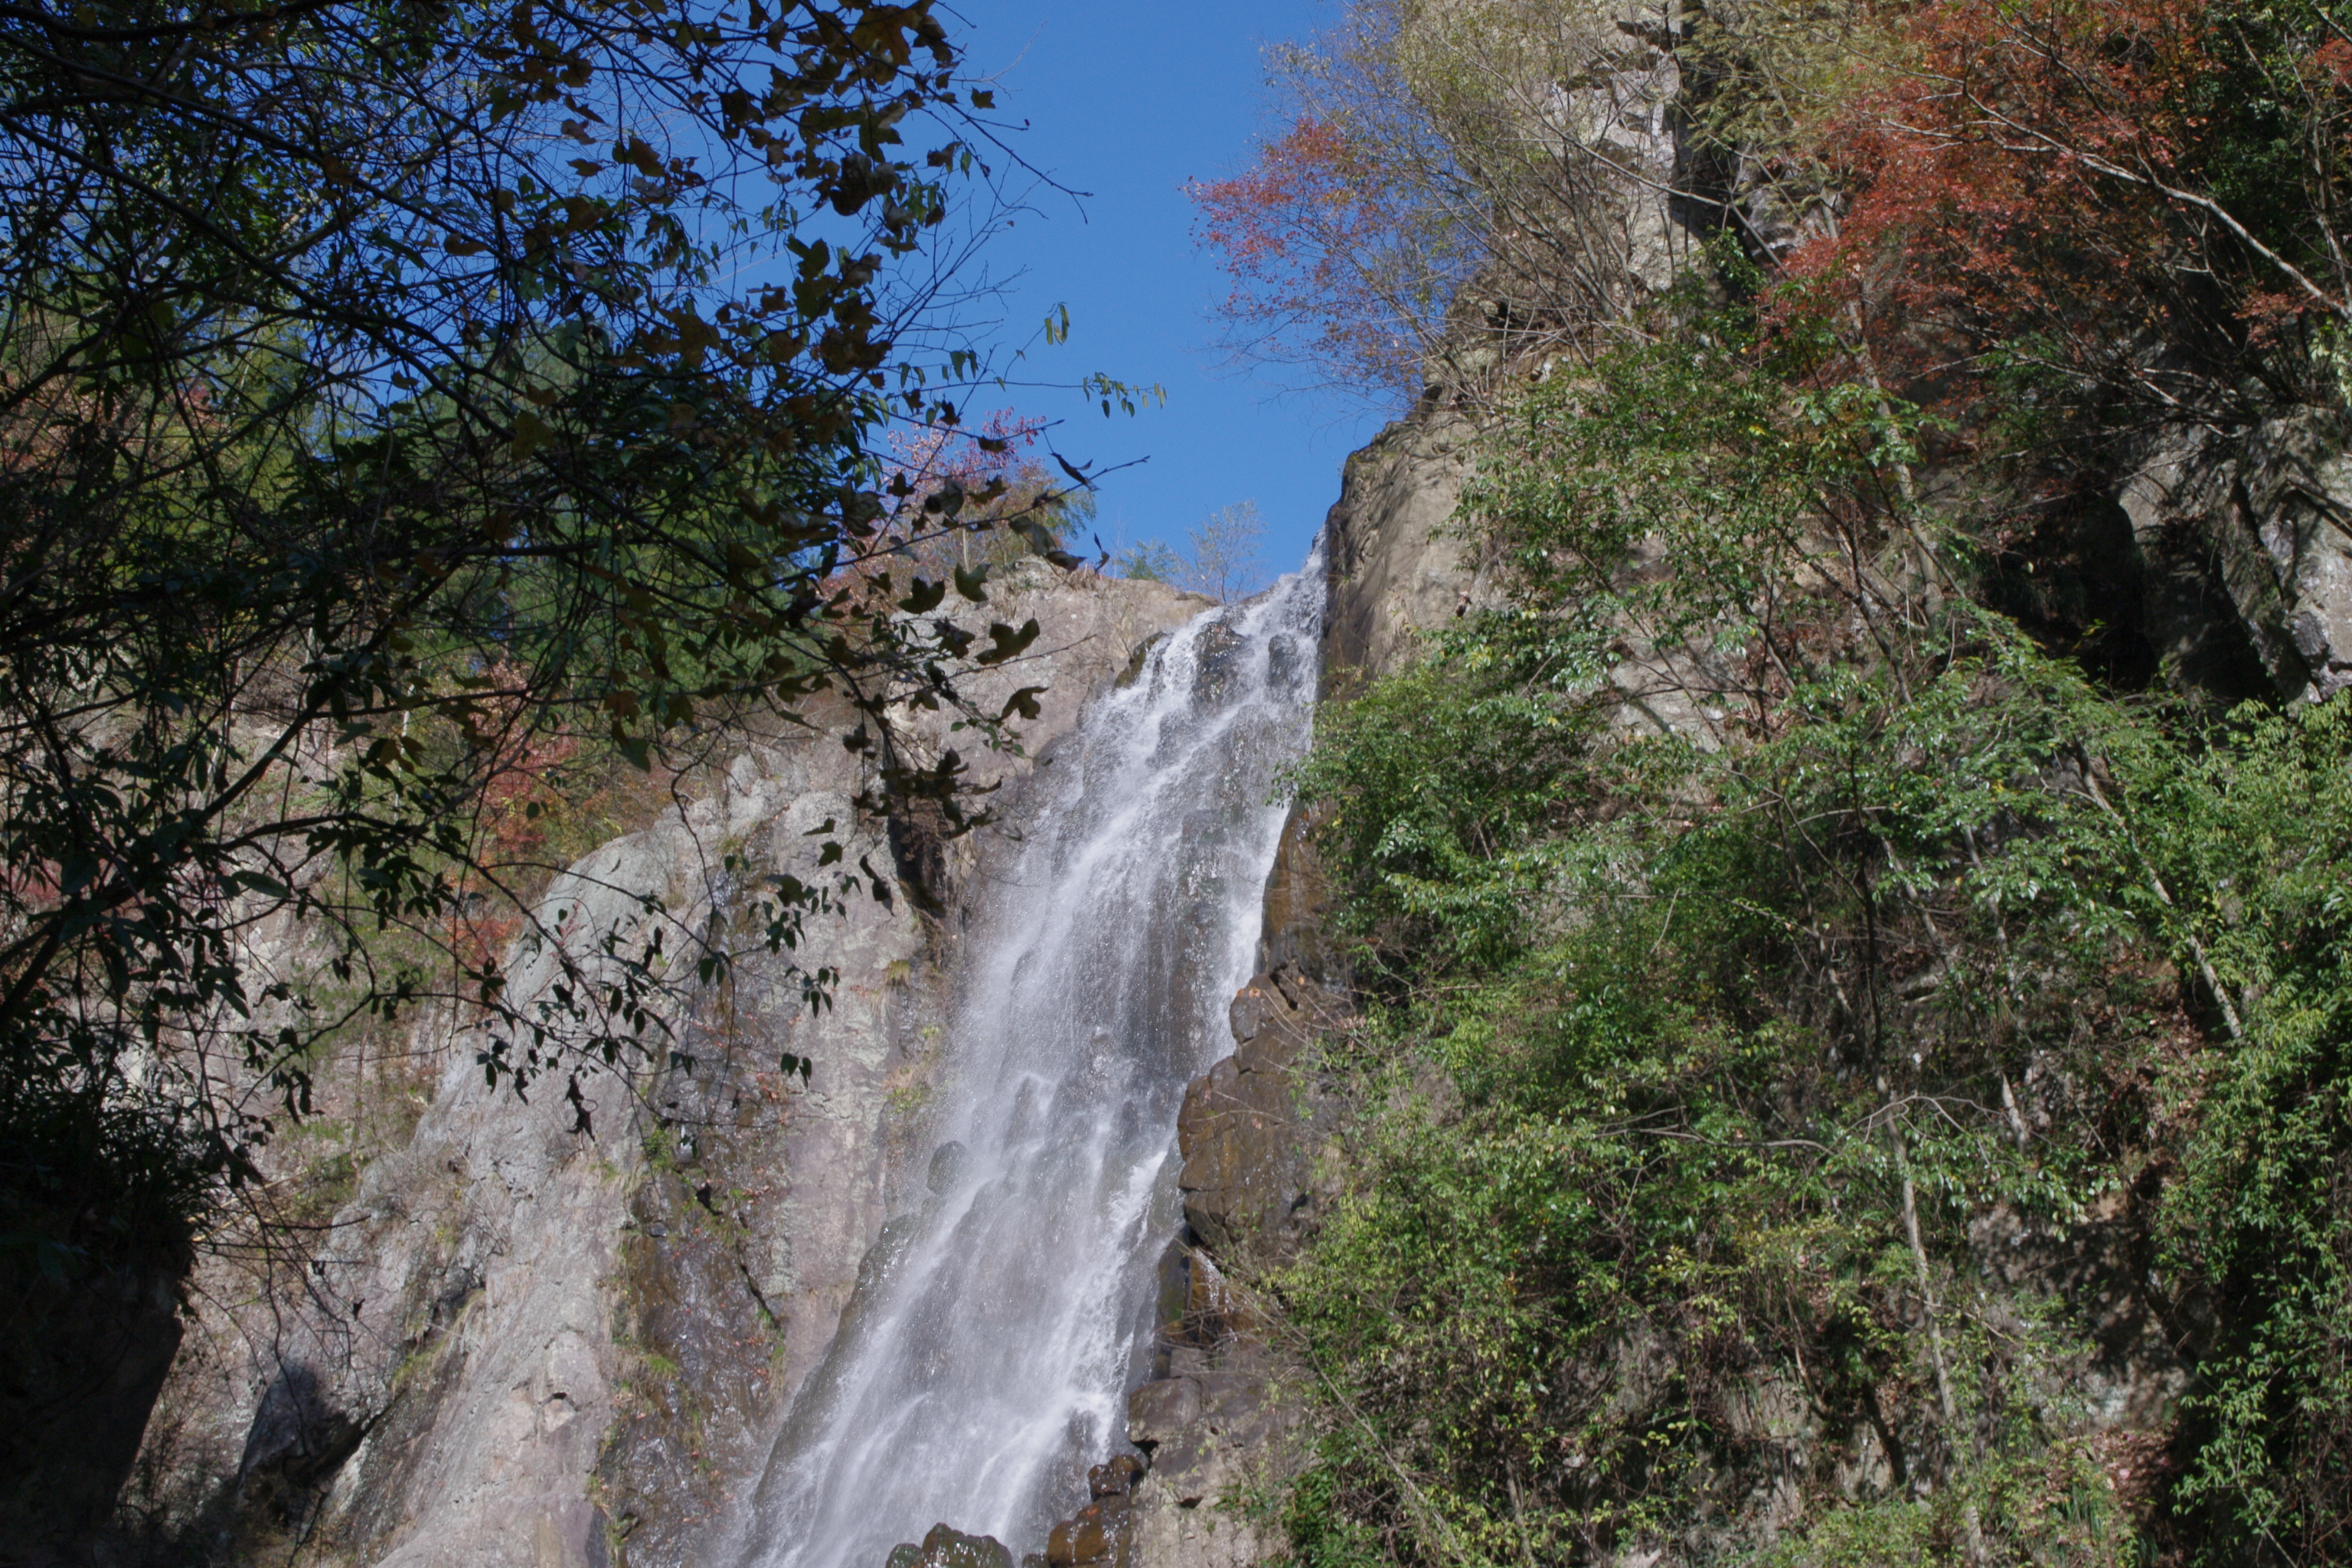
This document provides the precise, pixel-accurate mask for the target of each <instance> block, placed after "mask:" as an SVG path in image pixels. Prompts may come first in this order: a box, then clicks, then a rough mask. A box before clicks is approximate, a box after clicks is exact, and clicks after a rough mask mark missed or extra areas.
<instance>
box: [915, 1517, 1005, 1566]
mask: <svg viewBox="0 0 2352 1568" xmlns="http://www.w3.org/2000/svg"><path fill="white" fill-rule="evenodd" d="M886 1568H1013V1552H1012V1549H1011V1548H1010V1547H1008V1546H1006V1545H1005V1544H1004V1542H1002V1541H999V1540H997V1539H996V1537H994V1536H992V1535H966V1534H965V1533H964V1532H963V1531H961V1530H956V1529H954V1528H952V1527H950V1526H949V1525H944V1524H935V1525H933V1526H931V1531H930V1533H929V1534H928V1535H926V1536H924V1537H923V1542H922V1544H921V1545H919V1546H917V1545H914V1544H911V1543H909V1544H907V1545H903V1546H898V1547H894V1548H892V1549H891V1552H890V1557H889V1561H888V1563H887V1565H886Z"/></svg>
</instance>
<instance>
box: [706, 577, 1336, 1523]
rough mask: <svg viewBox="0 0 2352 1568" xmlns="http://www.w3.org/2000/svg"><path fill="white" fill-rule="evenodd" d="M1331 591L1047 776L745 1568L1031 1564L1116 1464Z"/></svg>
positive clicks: (1158, 664) (1064, 754)
mask: <svg viewBox="0 0 2352 1568" xmlns="http://www.w3.org/2000/svg"><path fill="white" fill-rule="evenodd" d="M1322 579H1323V571H1322V558H1321V552H1320V551H1319V550H1318V552H1317V553H1316V555H1315V556H1314V557H1313V558H1312V559H1310V560H1309V562H1308V563H1307V567H1306V569H1305V570H1303V571H1302V572H1300V573H1298V574H1296V575H1294V576H1289V577H1286V578H1284V579H1282V581H1280V582H1279V583H1277V584H1276V585H1275V586H1274V587H1272V588H1270V589H1268V590H1267V591H1266V592H1265V594H1263V595H1259V596H1258V597H1257V598H1256V599H1254V600H1251V601H1249V602H1248V603H1246V604H1244V605H1231V606H1227V607H1225V608H1223V609H1221V610H1217V611H1213V612H1211V613H1209V614H1206V615H1203V616H1201V617H1200V618H1198V619H1196V620H1194V621H1193V622H1192V624H1190V625H1189V626H1185V627H1183V628H1182V629H1181V630H1179V631H1177V632H1176V633H1174V634H1173V635H1171V637H1166V638H1164V639H1162V640H1161V641H1160V644H1159V645H1158V646H1157V647H1154V648H1153V649H1152V651H1151V652H1150V656H1149V657H1148V658H1147V659H1146V661H1145V663H1144V665H1143V668H1141V670H1140V671H1139V674H1138V676H1137V678H1136V679H1134V680H1133V681H1132V682H1131V683H1130V684H1129V685H1128V686H1126V687H1124V688H1122V689H1115V690H1113V691H1110V692H1108V693H1106V694H1105V695H1104V696H1103V697H1102V698H1100V699H1099V700H1097V702H1096V703H1095V704H1094V706H1093V707H1092V708H1091V709H1089V710H1088V711H1087V715H1086V717H1085V719H1084V720H1083V721H1081V723H1080V725H1079V727H1078V729H1077V730H1076V731H1075V732H1074V733H1073V735H1072V736H1071V737H1070V739H1069V740H1068V741H1066V742H1064V744H1063V746H1062V748H1061V749H1060V750H1059V751H1058V752H1057V753H1056V754H1055V757H1054V759H1053V762H1052V765H1051V768H1050V769H1049V770H1048V772H1047V774H1046V779H1041V780H1040V781H1039V783H1040V785H1041V786H1043V788H1045V790H1048V791H1050V792H1051V798H1050V800H1049V801H1048V802H1047V803H1046V804H1045V805H1044V807H1043V808H1042V809H1041V810H1040V811H1039V812H1038V813H1037V814H1036V816H1035V817H1034V821H1032V822H1031V823H1030V824H1029V825H1028V826H1027V828H1026V830H1025V839H1026V842H1025V844H1024V847H1022V849H1021V850H1020V852H1019V854H1018V856H1017V858H1015V859H1014V862H1013V868H1012V869H1011V871H1010V873H1009V874H1008V875H1007V876H1006V877H1004V878H1003V879H1002V880H1001V881H1000V882H998V883H996V884H994V885H992V888H991V889H990V891H989V893H988V894H987V896H986V902H985V904H984V906H983V909H982V918H981V921H980V929H979V930H978V931H976V932H975V933H974V936H973V938H972V940H971V943H970V944H969V946H968V948H967V953H966V963H967V964H968V965H969V967H968V969H967V972H966V977H965V983H964V986H963V991H962V994H961V998H960V1001H959V1005H958V1008H957V1013H956V1016H955V1022H954V1026H953V1027H952V1029H951V1030H950V1037H949V1041H948V1046H947V1052H948V1054H947V1058H946V1060H945V1063H944V1070H945V1074H946V1081H945V1084H944V1086H943V1089H942V1091H941V1094H940V1100H939V1102H938V1103H939V1107H940V1109H939V1111H938V1114H937V1121H936V1123H935V1138H936V1142H937V1144H938V1147H939V1148H940V1151H941V1152H940V1153H939V1154H938V1155H937V1156H935V1157H934V1159H933V1161H932V1164H931V1170H930V1177H931V1182H930V1185H931V1187H932V1189H933V1190H932V1191H931V1193H930V1194H929V1196H928V1201H927V1202H926V1204H925V1205H924V1206H923V1207H921V1208H920V1209H919V1210H917V1211H915V1212H913V1213H909V1214H906V1215H900V1216H898V1218H896V1219H893V1220H892V1221H891V1222H890V1223H889V1225H888V1226H886V1227H885V1228H884V1231H883V1236H882V1239H881V1241H880V1242H879V1243H878V1244H877V1247H875V1249H874V1251H873V1253H872V1254H870V1255H869V1256H868V1258H867V1259H866V1264H865V1267H864V1268H863V1269H862V1270H861V1274H860V1283H859V1288H858V1291H857V1296H856V1299H855V1300H853V1301H852V1303H851V1306H850V1308H849V1310H847V1311H846V1312H845V1314H844V1315H843V1321H842V1326H841V1329H840V1331H839V1332H838V1334H837V1335H836V1337H835V1342H834V1344H833V1346H832V1348H831V1349H830V1350H829V1351H828V1352H827V1353H826V1356H825V1359H824V1362H823V1363H821V1364H820V1365H819V1367H818V1368H817V1370H816V1371H815V1372H814V1373H813V1374H812V1375H811V1377H810V1379H809V1383H808V1384H807V1386H806V1387H804V1388H803V1390H802V1392H801V1394H800V1396H799V1398H798V1400H797V1401H796V1403H795V1405H794V1407H793V1415H792V1416H791V1418H790V1421H789V1423H788V1424H787V1426H786V1427H785V1430H784V1432H783V1435H782V1437H781V1438H780V1439H779V1440H778V1443H777V1446H776V1449H775V1452H774V1454H773V1456H772V1458H771V1460H770V1463H769V1468H768V1471H767V1474H766V1476H765V1477H764V1478H763V1479H762V1481H761V1487H760V1490H759V1493H758V1495H757V1497H756V1499H755V1501H754V1504H753V1509H752V1514H751V1521H750V1530H749V1533H748V1537H747V1541H746V1550H745V1552H743V1554H742V1557H741V1562H742V1563H744V1564H745V1568H882V1564H883V1562H884V1559H885V1558H886V1557H887V1554H888V1552H889V1551H890V1549H891V1547H892V1546H893V1545H894V1544H896V1543H898V1542H908V1541H919V1540H921V1539H922V1537H923V1535H924V1533H925V1532H926V1531H928V1530H929V1528H930V1527H931V1526H932V1525H933V1524H937V1523H946V1524H950V1525H952V1526H954V1527H955V1528H956V1529H959V1530H961V1531H968V1532H971V1533H973V1534H988V1535H993V1536H995V1537H996V1538H997V1539H999V1540H1001V1541H1003V1542H1005V1543H1006V1544H1007V1545H1009V1546H1010V1547H1011V1548H1012V1549H1013V1552H1015V1553H1016V1554H1019V1553H1024V1552H1034V1551H1041V1550H1043V1548H1044V1546H1045V1534H1046V1531H1048V1529H1050V1527H1051V1526H1052V1524H1053V1522H1054V1521H1055V1520H1056V1519H1058V1518H1061V1517H1062V1516H1064V1515H1066V1514H1068V1513H1070V1512H1072V1511H1074V1510H1076V1508H1077V1507H1078V1506H1079V1505H1081V1504H1082V1503H1084V1502H1085V1501H1086V1498H1087V1489H1086V1482H1085V1472H1086V1468H1087V1466H1088V1465H1089V1464H1091V1463H1095V1462H1098V1461H1100V1460H1102V1459H1104V1458H1108V1456H1109V1455H1110V1453H1112V1452H1113V1451H1114V1450H1115V1449H1118V1448H1120V1447H1124V1445H1125V1434H1126V1403H1127V1400H1126V1396H1127V1393H1128V1390H1129V1388H1130V1387H1131V1386H1132V1385H1133V1384H1135V1383H1137V1382H1139V1381H1140V1380H1141V1377H1142V1375H1143V1371H1142V1363H1143V1359H1144V1358H1146V1357H1148V1355H1149V1353H1150V1342H1151V1333H1152V1330H1153V1327H1154V1316H1155V1307H1156V1289H1157V1264H1158V1261H1159V1258H1160V1254H1161V1252H1162V1251H1163V1250H1164V1249H1165V1247H1167V1245H1168V1243H1169V1241H1170V1240H1171V1238H1172V1237H1174V1235H1175V1233H1176V1228H1177V1225H1178V1217H1179V1206H1178V1195H1177V1192H1176V1177H1177V1171H1178V1158H1177V1152H1176V1113H1177V1110H1178V1108H1179V1106H1180V1104H1181V1100H1182V1098H1183V1093H1184V1089H1185V1086H1186V1084H1188V1083H1189V1082H1190V1081H1191V1080H1192V1079H1194V1078H1197V1077H1199V1076H1200V1075H1201V1074H1202V1073H1203V1072H1205V1071H1206V1070H1207V1069H1208V1068H1210V1067H1212V1066H1213V1065H1214V1064H1215V1062H1216V1061H1217V1060H1218V1059H1219V1058H1222V1057H1223V1056H1225V1055H1226V1054H1228V1053H1229V1052H1230V1051H1231V1049H1232V1047H1233V1041H1232V1037H1231V1033H1230V1031H1229V1027H1228V1026H1227V1023H1226V1009H1227V1006H1228V1005H1229V1003H1230V1002H1231V1000H1232V997H1233V995H1234V992H1235V991H1236V990H1237V989H1238V988H1239V987H1241V986H1242V985H1243V984H1245V983H1246V982H1247V981H1248V979H1249V977H1250V974H1251V973H1252V971H1253V968H1254V966H1255V958H1256V949H1257V942H1258V934H1259V922H1260V917H1261V901H1262V899H1263V896H1264V889H1265V879H1266V875H1267V872H1268V871H1269V870H1270V868H1272V866H1273V863H1274V855H1275V849H1276V843H1277V841H1278V840H1279V838H1280V836H1281V831H1282V822H1283V816H1284V808H1283V807H1282V806H1281V805H1277V804H1272V801H1273V797H1274V794H1275V790H1276V775H1277V773H1278V771H1279V769H1280V768H1281V766H1282V765H1283V764H1284V763H1286V762H1289V761H1290V760H1292V759H1294V758H1296V757H1297V755H1299V753H1300V752H1302V751H1303V750H1304V749H1305V746H1306V743H1307V736H1308V731H1309V725H1310V722H1311V716H1312V705H1313V701H1314V697H1315V681H1316V665H1317V635H1318V629H1319V628H1318V622H1319V619H1320V616H1321V610H1322V603H1323V581H1322ZM1054 774H1059V775H1061V782H1060V783H1059V784H1058V785H1054V784H1050V783H1047V782H1046V781H1047V779H1050V778H1051V777H1052V776H1053V775H1054Z"/></svg>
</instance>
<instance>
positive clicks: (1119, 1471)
mask: <svg viewBox="0 0 2352 1568" xmlns="http://www.w3.org/2000/svg"><path fill="white" fill-rule="evenodd" d="M1143 1471H1144V1461H1143V1457H1142V1456H1141V1455H1139V1454H1114V1455H1112V1456H1111V1458H1110V1459H1109V1460H1108V1462H1107V1463H1104V1464H1100V1465H1097V1466H1096V1467H1095V1468H1093V1469H1091V1470H1088V1471H1087V1493H1088V1495H1090V1496H1093V1497H1097V1498H1107V1497H1125V1496H1126V1495H1127V1494H1128V1493H1129V1492H1130V1491H1132V1490H1134V1489H1135V1482H1136V1479H1137V1478H1138V1477H1139V1476H1140V1475H1142V1474H1143Z"/></svg>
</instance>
